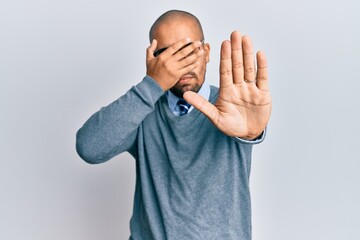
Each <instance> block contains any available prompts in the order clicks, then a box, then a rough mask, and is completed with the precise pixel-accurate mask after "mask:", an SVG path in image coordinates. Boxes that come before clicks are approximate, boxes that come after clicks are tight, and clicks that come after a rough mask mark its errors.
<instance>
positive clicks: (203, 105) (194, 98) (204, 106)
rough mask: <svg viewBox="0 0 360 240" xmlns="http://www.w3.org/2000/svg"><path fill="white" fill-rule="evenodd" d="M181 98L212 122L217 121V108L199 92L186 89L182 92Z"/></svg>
mask: <svg viewBox="0 0 360 240" xmlns="http://www.w3.org/2000/svg"><path fill="white" fill-rule="evenodd" d="M183 98H184V99H185V101H186V102H188V103H189V104H190V105H192V106H194V108H196V109H197V110H199V111H200V112H202V113H203V114H204V115H205V116H207V117H208V118H209V119H210V121H212V122H213V123H216V122H217V121H218V119H219V111H218V109H217V108H216V107H215V106H214V105H213V104H211V103H210V102H209V101H208V100H206V99H205V98H203V97H202V96H200V95H199V94H197V93H195V92H193V91H187V92H185V93H184V95H183Z"/></svg>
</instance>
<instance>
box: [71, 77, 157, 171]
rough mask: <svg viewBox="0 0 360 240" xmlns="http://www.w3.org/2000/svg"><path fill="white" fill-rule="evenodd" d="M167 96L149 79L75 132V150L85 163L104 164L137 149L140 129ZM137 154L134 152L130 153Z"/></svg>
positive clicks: (93, 116) (92, 117)
mask: <svg viewBox="0 0 360 240" xmlns="http://www.w3.org/2000/svg"><path fill="white" fill-rule="evenodd" d="M163 94H164V92H163V90H162V89H161V87H160V86H159V85H158V84H157V83H156V82H155V80H153V79H152V78H150V77H149V76H146V77H144V79H143V80H142V81H141V82H140V83H139V84H137V85H136V86H134V87H132V88H131V89H130V90H129V91H128V92H127V93H126V94H124V95H123V96H121V97H120V98H118V99H117V100H115V101H114V102H112V103H111V104H109V105H108V106H106V107H102V108H101V109H100V110H99V111H98V112H96V113H94V114H93V115H92V116H91V117H90V118H89V119H88V120H87V121H86V122H85V124H84V125H83V126H82V127H81V128H80V129H79V130H78V132H77V133H76V150H77V152H78V154H79V156H80V157H81V158H82V159H84V160H85V161H86V162H88V163H91V164H95V163H102V162H105V161H107V160H109V159H111V158H113V157H114V156H116V155H118V154H120V153H121V152H124V151H130V152H131V149H134V147H135V146H134V145H135V141H136V136H137V131H138V127H139V125H140V124H141V122H142V121H143V120H144V119H145V118H146V116H147V115H148V114H150V113H151V112H153V111H154V109H155V103H156V101H157V100H158V99H159V98H160V97H161V96H162V95H163ZM131 153H132V154H134V153H133V152H131Z"/></svg>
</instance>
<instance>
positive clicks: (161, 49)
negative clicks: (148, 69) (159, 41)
mask: <svg viewBox="0 0 360 240" xmlns="http://www.w3.org/2000/svg"><path fill="white" fill-rule="evenodd" d="M201 43H202V44H204V40H201ZM190 44H192V42H189V43H187V44H185V45H184V46H182V47H181V48H180V49H179V50H178V51H181V50H182V49H184V48H186V47H187V46H189V45H190ZM166 49H168V48H167V47H164V48H160V49H158V50H156V51H155V52H154V57H157V56H159V55H160V54H161V53H162V52H164V51H165V50H166Z"/></svg>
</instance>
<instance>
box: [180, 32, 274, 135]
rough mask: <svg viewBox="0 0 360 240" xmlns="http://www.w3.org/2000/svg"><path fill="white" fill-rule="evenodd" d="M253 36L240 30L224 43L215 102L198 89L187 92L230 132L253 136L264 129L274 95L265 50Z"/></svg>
mask: <svg viewBox="0 0 360 240" xmlns="http://www.w3.org/2000/svg"><path fill="white" fill-rule="evenodd" d="M256 59H257V67H255V59H254V53H253V47H252V43H251V39H250V37H248V36H244V37H242V36H241V34H240V32H239V31H235V32H233V33H232V34H231V41H228V40H227V41H224V42H223V43H222V45H221V59H220V89H219V97H218V99H217V101H216V102H215V104H214V105H213V104H211V103H210V102H208V101H207V100H206V99H204V98H203V97H201V96H200V95H198V94H197V93H195V92H190V91H189V92H186V93H185V94H184V98H185V100H186V101H187V102H188V103H190V104H191V105H193V106H194V107H195V108H197V109H198V110H199V111H201V112H202V113H204V114H205V115H206V116H207V117H208V118H209V119H210V121H212V122H213V123H214V125H215V126H216V127H217V128H219V129H220V130H221V131H222V132H223V133H225V134H226V135H229V136H234V137H241V138H245V139H253V138H255V137H257V136H258V135H260V134H261V132H262V131H263V130H264V129H265V127H266V125H267V123H268V121H269V118H270V113H271V96H270V91H269V85H268V71H267V63H266V57H265V54H264V53H263V52H261V51H259V52H258V53H257V54H256Z"/></svg>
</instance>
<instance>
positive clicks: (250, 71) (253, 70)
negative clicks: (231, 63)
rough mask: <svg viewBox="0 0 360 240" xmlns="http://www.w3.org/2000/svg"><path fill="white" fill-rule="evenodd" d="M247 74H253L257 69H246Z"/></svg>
mask: <svg viewBox="0 0 360 240" xmlns="http://www.w3.org/2000/svg"><path fill="white" fill-rule="evenodd" d="M245 72H246V73H253V72H255V69H254V68H253V67H247V68H245Z"/></svg>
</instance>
